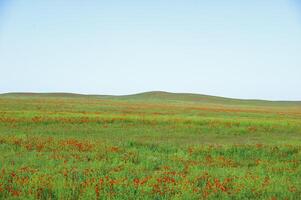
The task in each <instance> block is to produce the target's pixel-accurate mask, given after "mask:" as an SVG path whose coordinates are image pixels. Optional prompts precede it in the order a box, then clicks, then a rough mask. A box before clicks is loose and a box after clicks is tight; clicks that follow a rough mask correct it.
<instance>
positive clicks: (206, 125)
mask: <svg viewBox="0 0 301 200" xmlns="http://www.w3.org/2000/svg"><path fill="white" fill-rule="evenodd" d="M0 155H1V156H0V199H70V200H71V199H72V200H75V199H133V200H136V199H158V200H159V199H187V200H191V199H273V200H276V199H301V166H300V161H301V102H269V101H258V100H235V99H227V98H220V97H213V96H205V95H195V94H173V93H165V92H149V93H141V94H137V95H129V96H97V95H94V96H93V95H90V96H89V95H77V94H55V93H53V94H25V93H24V94H20V93H19V94H17V93H16V94H13V93H11V94H2V95H0Z"/></svg>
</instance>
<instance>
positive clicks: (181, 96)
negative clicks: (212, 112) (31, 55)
mask: <svg viewBox="0 0 301 200" xmlns="http://www.w3.org/2000/svg"><path fill="white" fill-rule="evenodd" d="M0 97H24V98H26V97H58V98H104V99H112V100H114V99H115V100H128V101H144V102H145V101H156V102H158V101H159V102H190V103H213V104H228V105H229V104H230V105H231V104H233V105H235V104H245V105H263V106H266V105H271V106H273V105H276V106H277V105H281V106H283V105H288V106H301V101H267V100H252V99H250V100H246V99H233V98H225V97H218V96H210V95H202V94H192V93H171V92H164V91H151V92H143V93H138V94H132V95H85V94H76V93H5V94H0Z"/></svg>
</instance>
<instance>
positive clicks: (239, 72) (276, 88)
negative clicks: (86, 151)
mask: <svg viewBox="0 0 301 200" xmlns="http://www.w3.org/2000/svg"><path fill="white" fill-rule="evenodd" d="M0 73H1V76H0V93H5V92H76V93H84V94H131V93H138V92H144V91H152V90H161V91H169V92H189V93H191V92H192V93H200V94H209V95H217V96H225V97H233V98H251V99H270V100H301V92H300V88H301V3H300V2H299V1H298V0H252V1H240V0H229V1H222V0H212V1H211V0H210V1H207V0H206V1H205V0H185V1H184V0H182V1H180V0H152V1H149V0H126V1H124V0H110V1H102V0H99V1H96V0H88V1H82V0H73V1H71V0H45V1H44V0H43V1H38V0H26V1H22V0H0Z"/></svg>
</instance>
